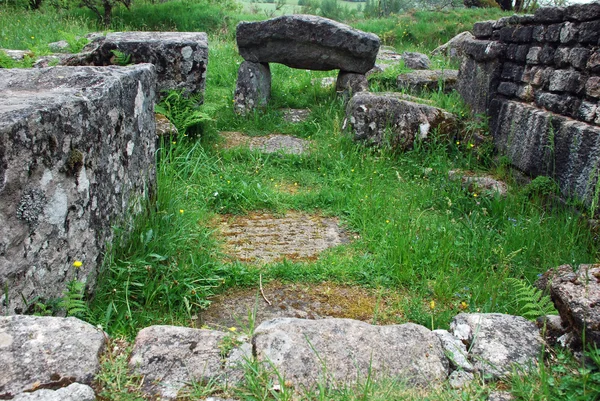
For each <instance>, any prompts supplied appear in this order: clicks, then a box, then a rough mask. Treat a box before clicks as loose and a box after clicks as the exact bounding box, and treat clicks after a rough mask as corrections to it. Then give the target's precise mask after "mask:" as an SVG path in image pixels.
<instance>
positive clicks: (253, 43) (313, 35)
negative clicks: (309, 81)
mask: <svg viewBox="0 0 600 401" xmlns="http://www.w3.org/2000/svg"><path fill="white" fill-rule="evenodd" d="M236 39H237V45H238V49H239V52H240V55H241V56H242V57H243V58H244V59H245V60H247V61H251V62H253V63H281V64H285V65H287V66H289V67H292V68H301V69H309V70H324V71H327V70H336V69H340V70H343V71H348V72H356V73H359V74H364V73H366V72H367V71H369V70H370V69H371V68H373V65H375V58H376V56H377V51H378V49H379V38H378V37H377V36H376V35H374V34H372V33H366V32H362V31H359V30H356V29H353V28H351V27H349V26H348V25H344V24H341V23H339V22H336V21H333V20H330V19H327V18H322V17H316V16H314V15H284V16H281V17H277V18H273V19H270V20H267V21H260V22H241V23H240V24H238V26H237V31H236Z"/></svg>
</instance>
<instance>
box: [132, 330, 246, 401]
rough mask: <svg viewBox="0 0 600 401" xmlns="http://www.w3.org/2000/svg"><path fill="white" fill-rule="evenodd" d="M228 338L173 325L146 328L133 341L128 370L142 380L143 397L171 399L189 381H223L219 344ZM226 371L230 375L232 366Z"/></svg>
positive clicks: (217, 332) (211, 331) (225, 335)
mask: <svg viewBox="0 0 600 401" xmlns="http://www.w3.org/2000/svg"><path fill="white" fill-rule="evenodd" d="M228 335H231V334H227V333H223V332H220V331H214V330H202V329H192V328H187V327H177V326H150V327H146V328H145V329H142V330H140V332H139V333H138V335H137V337H136V339H135V345H134V347H133V351H132V354H131V358H130V360H129V367H130V369H131V370H132V371H133V372H134V373H135V374H139V375H142V376H143V377H144V385H143V388H142V390H143V391H144V392H145V393H146V394H148V395H150V396H158V397H160V398H161V399H164V400H172V399H175V398H176V397H177V393H178V392H179V390H181V389H182V388H183V387H184V386H185V385H186V384H189V383H190V382H192V381H203V380H216V379H222V378H224V376H223V375H224V373H225V371H224V370H223V367H224V365H226V364H225V363H224V361H223V358H222V356H221V351H220V349H219V345H220V344H221V343H222V341H224V339H225V338H226V337H227V336H228ZM239 353H240V352H237V353H235V354H236V355H237V354H239ZM238 358H241V357H238ZM228 370H230V371H231V372H232V373H233V371H235V367H234V366H228Z"/></svg>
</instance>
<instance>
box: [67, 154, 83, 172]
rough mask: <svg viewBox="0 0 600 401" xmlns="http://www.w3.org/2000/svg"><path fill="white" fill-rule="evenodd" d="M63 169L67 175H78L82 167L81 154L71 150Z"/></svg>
mask: <svg viewBox="0 0 600 401" xmlns="http://www.w3.org/2000/svg"><path fill="white" fill-rule="evenodd" d="M65 167H66V169H67V174H69V175H75V174H77V173H79V170H81V167H83V153H81V152H80V151H79V150H78V149H71V151H70V152H69V157H68V158H67V163H66V165H65Z"/></svg>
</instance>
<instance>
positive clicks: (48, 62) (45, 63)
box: [33, 53, 73, 68]
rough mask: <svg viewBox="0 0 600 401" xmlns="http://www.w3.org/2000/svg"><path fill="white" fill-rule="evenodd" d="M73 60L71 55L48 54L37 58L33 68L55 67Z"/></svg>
mask: <svg viewBox="0 0 600 401" xmlns="http://www.w3.org/2000/svg"><path fill="white" fill-rule="evenodd" d="M72 58H73V54H67V53H65V54H61V53H57V54H49V55H47V56H42V57H38V58H37V59H36V60H35V63H33V68H47V67H55V66H57V65H64V64H65V62H66V61H67V60H70V59H72Z"/></svg>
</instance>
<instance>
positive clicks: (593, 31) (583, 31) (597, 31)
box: [579, 20, 600, 45]
mask: <svg viewBox="0 0 600 401" xmlns="http://www.w3.org/2000/svg"><path fill="white" fill-rule="evenodd" d="M599 39H600V20H598V21H589V22H582V23H581V24H580V25H579V43H583V44H590V45H597V44H598V40H599Z"/></svg>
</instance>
